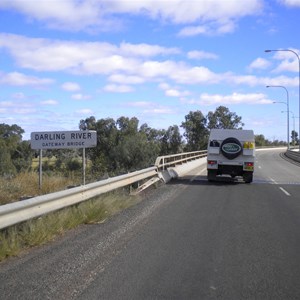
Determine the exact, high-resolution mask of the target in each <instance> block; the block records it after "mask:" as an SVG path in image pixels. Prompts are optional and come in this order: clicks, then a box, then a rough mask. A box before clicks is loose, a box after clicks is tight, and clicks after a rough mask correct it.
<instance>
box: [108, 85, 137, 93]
mask: <svg viewBox="0 0 300 300" xmlns="http://www.w3.org/2000/svg"><path fill="white" fill-rule="evenodd" d="M103 90H104V91H105V92H110V93H129V92H132V91H133V90H134V89H133V88H132V87H131V86H129V85H117V84H108V85H106V86H105V87H104V88H103Z"/></svg>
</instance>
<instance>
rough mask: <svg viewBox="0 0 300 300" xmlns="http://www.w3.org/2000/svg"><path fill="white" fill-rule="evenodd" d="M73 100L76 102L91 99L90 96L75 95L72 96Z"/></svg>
mask: <svg viewBox="0 0 300 300" xmlns="http://www.w3.org/2000/svg"><path fill="white" fill-rule="evenodd" d="M71 98H72V99H74V100H88V99H90V98H91V96H90V95H84V94H80V93H79V94H74V95H72V96H71Z"/></svg>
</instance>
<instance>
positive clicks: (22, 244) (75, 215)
mask: <svg viewBox="0 0 300 300" xmlns="http://www.w3.org/2000/svg"><path fill="white" fill-rule="evenodd" d="M139 200H140V198H139V197H138V196H129V195H128V192H127V191H126V190H125V189H122V190H118V191H114V192H111V193H108V194H105V195H102V196H100V197H97V198H95V199H92V200H89V201H86V202H83V203H81V204H79V205H76V206H73V207H70V208H66V209H63V210H60V211H57V212H54V213H51V214H48V215H46V216H43V217H40V218H37V219H34V220H30V221H27V222H24V223H22V224H18V225H15V226H12V227H9V228H7V229H4V230H1V231H0V261H2V260H4V259H6V258H7V257H10V256H16V255H18V254H20V253H21V252H22V251H23V250H25V249H28V248H30V247H34V246H37V245H42V244H45V243H47V242H49V241H51V240H53V239H55V237H57V236H58V235H61V234H63V233H64V232H66V231H67V230H70V229H72V228H75V227H77V226H78V225H80V224H92V223H102V222H104V221H105V220H106V219H107V218H109V217H111V216H112V215H114V214H116V213H117V212H119V211H121V210H123V209H125V208H128V207H130V206H132V205H134V204H136V203H137V202H138V201H139Z"/></svg>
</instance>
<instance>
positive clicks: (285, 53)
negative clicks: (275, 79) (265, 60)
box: [272, 48, 300, 73]
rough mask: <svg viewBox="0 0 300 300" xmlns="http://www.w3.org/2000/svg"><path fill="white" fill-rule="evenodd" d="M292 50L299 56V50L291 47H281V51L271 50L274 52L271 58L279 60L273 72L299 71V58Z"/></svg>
mask: <svg viewBox="0 0 300 300" xmlns="http://www.w3.org/2000/svg"><path fill="white" fill-rule="evenodd" d="M289 50H291V51H289ZM292 51H294V52H295V53H297V55H298V57H299V56H300V53H299V50H298V49H293V48H287V49H286V50H284V49H283V50H282V51H274V52H272V53H273V54H274V55H273V58H274V59H276V60H278V61H280V64H279V65H278V66H277V67H276V68H275V69H274V70H273V72H275V73H280V72H285V71H288V72H299V60H298V58H297V56H296V54H295V53H293V52H292Z"/></svg>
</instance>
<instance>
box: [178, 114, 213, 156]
mask: <svg viewBox="0 0 300 300" xmlns="http://www.w3.org/2000/svg"><path fill="white" fill-rule="evenodd" d="M181 127H182V128H184V130H185V132H184V134H183V135H184V137H185V138H186V140H187V146H186V150H187V151H197V150H202V149H205V148H206V147H207V139H208V130H207V128H206V118H205V117H204V116H203V114H202V112H201V111H199V110H197V111H194V112H192V111H191V112H189V114H188V115H186V116H185V122H182V123H181Z"/></svg>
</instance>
